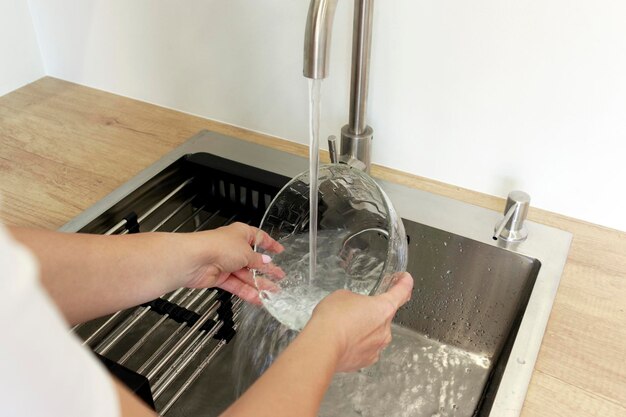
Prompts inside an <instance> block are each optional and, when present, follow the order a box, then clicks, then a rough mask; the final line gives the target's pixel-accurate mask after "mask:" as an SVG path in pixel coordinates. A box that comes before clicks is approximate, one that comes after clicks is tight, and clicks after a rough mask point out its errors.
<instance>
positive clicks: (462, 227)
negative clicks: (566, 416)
mask: <svg viewBox="0 0 626 417" xmlns="http://www.w3.org/2000/svg"><path fill="white" fill-rule="evenodd" d="M196 152H210V153H211V154H214V155H218V156H221V157H223V158H227V159H229V160H232V161H236V162H239V163H243V164H246V165H250V166H253V167H257V168H260V169H264V170H267V171H271V172H274V173H276V174H280V175H282V176H285V177H288V178H291V177H293V176H295V175H296V174H298V173H300V172H302V171H304V170H305V169H306V166H307V161H306V160H305V159H304V158H300V157H297V156H293V155H290V154H286V153H283V152H279V151H276V150H272V149H269V148H265V147H262V146H259V145H254V144H251V143H248V142H243V141H239V140H236V139H233V138H228V137H225V136H221V135H218V134H215V133H211V132H201V133H200V134H198V135H197V136H196V137H194V138H192V139H191V140H190V141H188V142H187V143H186V144H184V145H182V146H181V147H179V148H177V149H175V150H174V151H172V152H171V153H170V154H168V155H167V156H165V157H164V158H163V159H162V160H160V161H159V162H157V163H155V164H154V165H153V166H151V167H150V168H148V169H147V170H145V171H143V172H142V173H140V174H139V175H138V176H137V177H135V178H133V179H132V180H131V181H129V182H128V183H127V184H125V185H123V186H122V187H120V188H119V189H118V190H116V191H114V192H113V193H112V194H111V195H109V196H107V197H106V198H105V199H104V200H102V201H101V202H100V203H98V204H96V205H95V206H94V207H92V208H90V209H88V210H87V211H86V212H84V213H83V214H82V215H80V216H79V217H77V218H76V219H74V220H72V221H70V222H69V223H68V224H67V225H66V226H64V227H63V228H62V230H65V231H78V230H83V231H94V230H85V227H86V226H88V225H91V226H90V227H92V228H94V229H99V230H95V231H99V232H102V231H103V230H105V229H106V227H105V226H104V225H101V223H102V222H103V220H102V219H107V218H109V217H110V220H111V219H113V218H114V217H115V216H110V215H109V216H108V217H107V216H106V215H103V214H102V213H104V212H106V210H108V209H109V208H110V207H112V206H114V205H116V207H119V206H120V205H122V206H123V205H124V204H121V203H120V201H125V200H124V198H125V197H126V198H127V196H129V195H131V194H132V193H133V192H134V193H137V192H138V191H136V190H138V189H142V190H144V189H145V190H154V189H158V188H159V187H160V186H161V184H162V183H163V181H165V180H159V179H158V178H161V177H163V178H165V179H167V181H171V177H172V175H173V174H172V175H169V174H168V175H163V174H162V173H163V172H168V169H169V170H172V168H171V166H172V164H174V163H175V162H176V161H178V160H179V159H180V158H181V156H183V155H186V154H189V153H196ZM168 167H170V168H168ZM159 173H161V176H160V177H159V176H158V175H157V174H159ZM174 176H175V175H174ZM380 183H381V185H382V186H383V188H384V189H385V190H386V192H387V193H388V195H389V197H390V199H391V200H392V202H393V203H394V205H395V207H396V209H397V211H398V213H399V214H400V215H401V216H402V217H403V219H404V221H405V227H406V232H407V235H408V237H409V266H408V270H409V272H411V274H412V275H413V277H414V278H415V288H414V291H413V297H412V299H411V301H410V302H409V303H408V304H407V305H406V306H405V307H403V308H402V309H401V310H400V311H399V313H398V315H397V317H396V319H395V323H396V334H397V335H398V337H397V340H398V341H397V342H394V343H398V344H400V343H401V344H403V345H402V347H400V346H399V345H398V346H396V347H397V349H396V352H400V351H401V349H405V350H406V349H409V350H406V352H409V353H411V354H410V355H409V354H408V353H407V354H406V356H407V361H408V362H407V365H406V367H404V368H401V369H396V370H395V371H394V375H384V372H383V371H381V370H380V369H375V368H373V370H371V371H370V374H369V375H366V376H367V377H369V378H371V379H376V378H379V379H380V381H381V384H382V383H383V379H384V378H387V379H390V378H391V379H390V380H389V381H388V382H392V383H393V382H394V381H393V378H396V376H395V375H396V374H397V375H401V376H402V377H403V378H404V381H405V383H409V384H413V385H412V386H411V387H412V388H415V389H417V387H420V389H423V390H424V391H423V392H421V393H420V395H421V397H422V398H423V401H421V406H420V407H421V408H420V407H417V406H415V404H405V405H403V407H404V410H405V411H406V410H409V408H407V407H408V406H412V407H413V406H414V407H413V408H411V410H415V411H414V412H411V411H406V413H405V415H415V416H421V415H434V414H436V413H439V414H440V415H442V416H444V415H455V416H472V415H478V416H488V415H491V416H517V415H519V413H520V411H521V407H522V404H523V401H524V397H525V395H526V390H527V387H528V384H529V381H530V377H531V374H532V370H533V367H534V364H535V361H536V357H537V353H538V351H539V346H540V344H541V339H542V337H543V333H544V330H545V326H546V323H547V320H548V317H549V314H550V310H551V307H552V303H553V300H554V297H555V295H556V290H557V288H558V283H559V280H560V276H561V273H562V269H563V266H564V263H565V260H566V257H567V252H568V250H569V245H570V241H571V235H570V234H568V233H566V232H563V231H560V230H556V229H553V228H550V227H547V226H543V225H539V224H535V223H533V222H527V228H528V232H529V237H528V239H527V240H526V241H524V242H521V243H518V244H514V245H510V244H506V243H505V242H503V241H493V240H492V234H493V226H494V225H495V224H496V222H497V221H498V220H499V218H500V214H499V213H496V212H493V211H490V210H486V209H482V208H479V207H475V206H472V205H468V204H465V203H461V202H458V201H455V200H451V199H448V198H445V197H441V196H436V195H433V194H429V193H426V192H422V191H419V190H414V189H409V188H407V187H403V186H400V185H397V184H391V183H388V182H384V181H381V182H380ZM146 184H147V185H146ZM142 186H143V188H142ZM151 192H152V191H142V194H146V193H147V194H150V193H151ZM226 194H228V191H226ZM185 198H188V196H184V195H183V196H180V200H181V201H183V200H184V199H185ZM152 199H153V200H158V197H156V196H155V197H153V198H152ZM170 203H171V204H173V207H176V204H177V201H176V200H173V201H171V202H170ZM145 204H147V205H146V207H148V205H149V204H148V203H145ZM168 204H169V203H168ZM107 227H108V226H107ZM155 320H156V319H155ZM147 327H148V326H147V325H146V326H144V327H143V328H140V329H137V330H136V332H138V333H137V335H135V336H133V335H132V334H129V336H128V337H129V338H130V339H131V340H133V339H132V338H133V337H135V338H137V337H140V335H141V332H144V331H145V330H146V328H147ZM235 343H237V337H235V338H234V339H233V341H232V342H230V343H229V344H227V345H226V346H225V348H224V349H222V350H221V351H219V353H217V356H215V358H214V359H213V360H212V361H211V363H210V364H208V366H206V368H205V369H203V372H202V373H201V374H200V375H199V377H198V379H197V380H196V381H195V382H194V384H193V385H191V386H190V387H189V388H188V389H186V391H185V392H184V394H183V395H182V396H181V397H180V399H179V400H178V402H177V404H176V407H173V408H172V409H171V411H169V412H168V415H172V416H187V415H198V416H200V415H206V416H210V415H217V414H219V412H220V411H221V410H223V409H224V408H225V407H226V406H227V405H228V404H229V403H230V402H232V401H233V400H234V398H235V397H234V380H233V375H232V367H233V366H232V365H233V348H232V346H233V345H234V344H235ZM120 346H121V347H123V346H124V344H121V345H120ZM407 346H408V348H407ZM121 347H120V348H118V349H122V348H121ZM393 348H394V347H393V346H392V349H390V351H393ZM411 349H414V351H413V350H411ZM122 350H123V349H122ZM437 352H438V353H437ZM433 354H435V357H436V358H439V359H441V361H440V362H439V363H438V364H435V367H434V368H432V369H429V368H428V365H426V364H425V362H422V359H423V358H426V357H427V356H428V355H431V356H432V355H433ZM120 355H121V353H120ZM437 355H439V356H437ZM113 359H115V358H113ZM411 360H412V361H413V363H414V365H415V368H419V372H415V371H414V369H409V368H411ZM130 362H132V361H130ZM383 362H384V360H383ZM200 363H201V361H199V362H193V363H192V367H193V366H196V367H197V366H199V364H200ZM194 364H195V365H194ZM468 364H470V365H471V366H470V365H468ZM376 372H378V373H376ZM381 372H382V373H381ZM411 378H413V379H411ZM420 378H421V379H420ZM424 378H427V379H428V381H426V382H428V384H426V383H425V380H424ZM455 381H456V382H455ZM344 385H345V384H344ZM428 387H430V388H428ZM433 387H435V388H436V390H437V392H433ZM429 390H430V391H429ZM455 390H456V391H455ZM332 395H334V394H333V390H332V389H331V392H330V394H329V396H332ZM158 407H159V403H157V408H158ZM342 415H349V414H348V413H342ZM355 415H360V414H355ZM363 415H376V414H367V413H364V414H363ZM378 415H380V414H378ZM394 415H395V414H394Z"/></svg>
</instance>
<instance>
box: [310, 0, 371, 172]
mask: <svg viewBox="0 0 626 417" xmlns="http://www.w3.org/2000/svg"><path fill="white" fill-rule="evenodd" d="M336 6H337V0H311V4H310V6H309V14H308V17H307V22H306V31H305V34H304V76H305V77H307V78H311V79H323V78H326V77H327V76H328V63H329V56H330V43H331V34H332V25H333V17H334V15H335V8H336ZM373 6H374V0H355V2H354V22H353V32H352V77H351V82H350V119H349V122H348V124H347V125H345V126H344V127H343V128H342V129H341V143H340V147H339V154H337V150H336V149H337V146H336V144H335V137H334V136H331V137H330V138H329V139H328V149H329V151H330V157H331V161H332V162H341V163H346V164H348V165H352V166H355V167H358V168H360V169H362V170H364V171H366V172H369V170H370V164H371V144H372V137H373V135H374V131H373V130H372V128H371V127H370V126H368V125H367V122H366V121H365V115H366V109H367V90H368V79H369V63H370V51H371V46H372V8H373Z"/></svg>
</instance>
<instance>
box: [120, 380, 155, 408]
mask: <svg viewBox="0 0 626 417" xmlns="http://www.w3.org/2000/svg"><path fill="white" fill-rule="evenodd" d="M113 382H114V384H115V391H116V392H117V398H118V400H119V402H120V416H122V417H157V414H156V413H155V412H154V411H152V410H151V409H150V408H149V407H148V406H147V405H145V404H144V403H143V402H142V401H141V400H140V399H139V398H137V397H136V396H135V394H133V393H132V392H131V391H129V390H128V388H126V386H124V385H123V384H122V383H120V382H119V381H117V380H116V379H113Z"/></svg>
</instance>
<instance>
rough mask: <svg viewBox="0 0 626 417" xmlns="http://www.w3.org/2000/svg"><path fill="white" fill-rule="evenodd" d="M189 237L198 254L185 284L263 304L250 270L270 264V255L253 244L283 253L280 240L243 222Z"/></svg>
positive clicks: (273, 251)
mask: <svg viewBox="0 0 626 417" xmlns="http://www.w3.org/2000/svg"><path fill="white" fill-rule="evenodd" d="M187 236H188V237H189V238H191V239H193V240H194V241H193V248H194V249H193V251H194V252H195V253H197V256H195V257H194V259H195V261H194V262H193V266H192V268H191V269H190V272H189V273H188V274H187V276H186V282H185V284H184V285H185V286H186V287H189V288H206V287H219V288H222V289H224V290H226V291H228V292H230V293H232V294H235V295H237V296H239V297H241V298H243V299H244V300H246V301H248V302H251V303H255V304H260V299H259V295H258V292H257V289H256V287H255V284H254V279H253V276H252V271H251V269H257V268H261V267H262V266H264V265H266V264H268V263H270V262H271V258H270V257H269V256H268V255H261V254H260V253H257V252H255V251H254V250H253V246H254V245H258V246H259V247H261V248H263V249H265V250H266V251H268V252H272V253H280V252H282V251H283V250H284V248H283V246H282V245H281V244H280V243H278V242H276V241H275V240H274V239H272V238H271V237H270V236H269V235H268V234H267V233H265V232H263V231H261V230H259V229H257V228H256V227H252V226H248V225H246V224H244V223H233V224H231V225H229V226H224V227H220V228H218V229H215V230H209V231H206V232H199V233H193V234H188V235H187Z"/></svg>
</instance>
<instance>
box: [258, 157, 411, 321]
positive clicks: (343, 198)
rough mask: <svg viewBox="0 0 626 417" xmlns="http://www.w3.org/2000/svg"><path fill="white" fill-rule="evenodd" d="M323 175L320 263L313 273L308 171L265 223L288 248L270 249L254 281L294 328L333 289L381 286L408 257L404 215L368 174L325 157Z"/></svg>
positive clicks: (363, 290) (371, 290)
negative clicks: (329, 162) (268, 260)
mask: <svg viewBox="0 0 626 417" xmlns="http://www.w3.org/2000/svg"><path fill="white" fill-rule="evenodd" d="M318 181H319V186H318V187H319V188H318V198H319V203H318V234H317V262H316V269H317V271H316V273H315V276H314V278H313V279H312V280H310V279H309V189H310V181H309V173H308V171H307V172H305V173H302V174H300V175H298V176H297V177H295V178H294V179H292V180H291V181H290V182H289V183H288V184H287V185H285V187H283V189H282V190H281V191H280V192H279V193H278V195H277V196H276V197H275V198H274V200H273V201H272V202H271V204H270V206H269V208H268V209H267V211H266V212H265V216H264V217H263V220H262V222H261V226H260V228H261V230H263V231H265V232H267V233H268V234H269V235H270V236H271V237H272V238H274V239H275V240H277V241H278V242H280V243H281V244H282V245H283V246H284V247H285V250H284V251H283V252H282V253H280V254H273V253H268V255H270V256H271V257H272V262H271V263H270V264H268V265H266V266H265V267H264V268H261V269H258V270H256V271H255V274H254V280H255V284H256V286H257V289H258V290H259V294H260V298H261V301H262V302H263V305H264V306H265V308H266V309H267V310H268V311H269V312H270V313H271V314H272V315H273V316H274V317H275V318H276V319H278V321H280V322H281V323H283V324H284V325H286V326H287V327H289V328H291V329H294V330H300V329H302V328H303V327H304V325H305V324H306V322H307V321H308V320H309V318H310V317H311V314H312V312H313V309H314V308H315V306H316V305H317V303H318V302H319V301H321V299H322V298H324V297H325V296H326V295H328V294H329V293H330V292H332V291H335V290H339V289H348V290H350V291H353V292H355V293H359V294H364V295H373V294H377V293H381V292H383V291H385V290H386V289H387V288H388V287H389V285H390V284H391V280H392V275H393V274H394V273H396V272H399V271H404V270H405V268H406V264H407V240H406V233H405V231H404V226H403V224H402V220H401V219H400V217H398V215H397V214H396V212H395V210H394V208H393V206H392V204H391V202H390V201H389V198H388V197H387V195H386V194H385V193H384V191H383V190H382V189H381V188H380V187H379V186H378V184H376V182H375V181H374V180H373V179H372V178H371V177H370V176H369V175H367V174H366V173H364V172H362V171H360V170H357V169H354V168H351V167H349V166H347V165H343V164H332V165H321V166H320V170H319V176H318ZM255 249H256V250H257V251H258V252H260V253H265V251H264V250H263V249H261V248H258V247H257V248H255Z"/></svg>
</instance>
